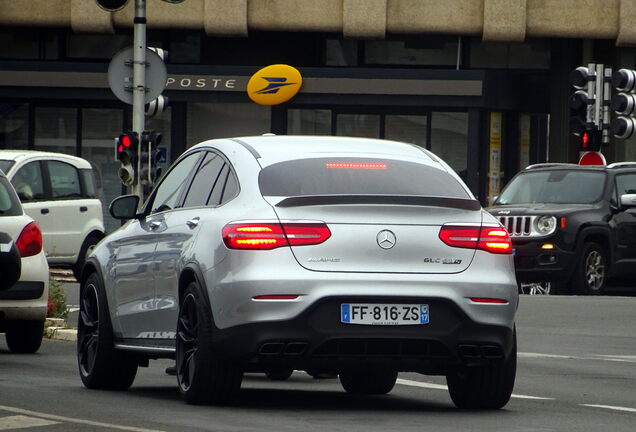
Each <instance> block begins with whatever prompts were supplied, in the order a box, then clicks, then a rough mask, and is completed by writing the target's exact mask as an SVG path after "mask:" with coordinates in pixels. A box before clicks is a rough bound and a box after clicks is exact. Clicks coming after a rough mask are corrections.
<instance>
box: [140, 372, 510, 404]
mask: <svg viewBox="0 0 636 432" xmlns="http://www.w3.org/2000/svg"><path fill="white" fill-rule="evenodd" d="M336 385H337V386H338V387H336ZM283 386H284V387H285V388H281V387H283ZM304 386H306V387H307V388H302V387H304ZM407 391H408V392H412V393H413V395H412V396H410V395H409V396H406V395H405V393H406V392H407ZM128 393H129V394H130V395H135V396H137V397H141V398H147V399H155V400H162V401H172V400H174V401H175V402H176V403H183V402H182V401H181V396H180V395H179V391H178V388H177V386H176V382H175V386H174V387H173V386H170V387H165V386H160V387H159V386H151V387H146V386H143V385H142V386H136V385H133V387H131V388H130V389H129V390H128ZM428 394H430V395H431V396H430V398H427V395H428ZM436 399H437V400H436ZM208 408H213V407H208ZM223 408H226V409H231V410H238V411H242V410H247V411H252V410H259V411H263V410H271V411H281V410H284V411H290V412H291V411H293V412H299V411H302V412H309V413H315V412H319V411H327V412H330V411H338V412H343V411H347V412H370V411H373V412H403V413H410V412H413V413H415V412H417V413H422V412H429V413H448V412H453V413H459V412H462V410H458V409H457V408H455V406H454V405H453V403H452V402H451V401H450V399H449V400H448V402H441V401H440V400H439V391H437V390H430V393H429V390H419V389H417V390H413V389H407V388H405V387H404V386H400V385H396V387H395V388H394V389H393V391H392V392H391V393H389V394H388V395H355V394H348V393H346V392H345V391H344V390H341V389H340V388H339V382H338V380H337V379H336V380H313V379H311V378H310V377H307V378H305V377H301V378H298V377H296V376H293V377H292V378H290V379H289V380H287V381H284V382H276V381H271V380H269V379H267V378H265V377H264V376H262V377H261V376H259V375H249V376H247V377H246V379H245V380H244V382H243V385H242V387H241V390H240V392H239V394H238V395H237V397H236V398H235V400H234V401H233V402H232V403H231V404H228V405H225V406H224V407H223ZM501 412H503V411H501Z"/></svg>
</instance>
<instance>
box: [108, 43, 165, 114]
mask: <svg viewBox="0 0 636 432" xmlns="http://www.w3.org/2000/svg"><path fill="white" fill-rule="evenodd" d="M167 80H168V71H167V70H166V65H165V63H164V62H163V60H161V57H159V55H157V53H155V52H154V51H152V50H150V49H146V93H145V96H144V103H146V104H147V103H149V102H150V101H152V100H154V99H156V98H157V97H158V96H159V95H160V94H161V92H163V89H164V88H165V87H166V81H167ZM108 85H109V86H110V89H111V90H112V91H113V93H114V94H115V96H117V98H118V99H119V100H121V101H122V102H125V103H127V104H132V103H133V92H132V88H133V47H128V48H124V49H123V50H121V51H119V52H118V53H117V54H115V56H114V57H113V59H112V60H111V61H110V64H109V65H108Z"/></svg>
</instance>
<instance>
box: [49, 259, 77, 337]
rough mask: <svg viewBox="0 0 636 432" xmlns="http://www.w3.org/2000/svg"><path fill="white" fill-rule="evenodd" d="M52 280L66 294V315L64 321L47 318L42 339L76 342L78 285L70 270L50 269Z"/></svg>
mask: <svg viewBox="0 0 636 432" xmlns="http://www.w3.org/2000/svg"><path fill="white" fill-rule="evenodd" d="M50 274H51V277H52V278H53V279H55V280H56V281H58V282H60V283H61V284H62V289H63V290H64V293H65V294H66V306H67V308H68V314H67V316H66V319H62V318H47V319H46V322H45V324H44V337H45V338H48V339H57V340H65V341H71V342H74V341H76V340H77V318H78V315H79V283H77V281H76V280H75V278H74V277H73V272H72V271H71V270H65V269H56V268H51V269H50Z"/></svg>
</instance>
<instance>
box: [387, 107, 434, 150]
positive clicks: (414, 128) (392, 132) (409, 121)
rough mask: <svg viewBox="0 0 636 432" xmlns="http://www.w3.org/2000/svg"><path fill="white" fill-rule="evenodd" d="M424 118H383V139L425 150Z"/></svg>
mask: <svg viewBox="0 0 636 432" xmlns="http://www.w3.org/2000/svg"><path fill="white" fill-rule="evenodd" d="M426 123H427V118H426V116H422V115H389V114H387V115H386V116H385V118H384V138H386V139H390V140H395V141H402V142H407V143H411V144H417V145H419V146H422V147H424V148H426Z"/></svg>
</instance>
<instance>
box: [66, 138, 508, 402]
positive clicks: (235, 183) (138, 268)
mask: <svg viewBox="0 0 636 432" xmlns="http://www.w3.org/2000/svg"><path fill="white" fill-rule="evenodd" d="M110 212H111V214H112V215H113V216H114V217H115V218H119V219H123V220H127V222H126V223H125V224H124V225H123V226H122V227H121V228H120V229H119V230H117V231H116V232H114V233H112V234H110V235H109V236H107V237H106V238H105V239H104V240H103V241H102V242H101V243H100V244H99V245H98V246H97V247H96V248H95V250H94V252H93V253H92V255H91V256H90V257H89V258H88V259H87V262H86V265H85V266H84V269H83V272H82V277H81V291H80V307H81V309H80V317H79V322H78V343H77V354H78V363H79V372H80V376H81V379H82V381H83V383H84V385H85V386H87V387H89V388H102V389H126V388H128V387H129V386H130V385H131V384H132V382H133V380H134V378H135V375H136V373H137V368H138V367H139V366H145V365H147V364H148V361H149V359H156V358H175V359H176V371H177V372H176V375H177V383H178V387H179V389H180V391H181V394H182V396H183V398H184V399H185V401H186V402H188V403H224V402H227V401H229V400H230V399H231V398H232V397H233V396H236V394H237V393H238V391H239V389H240V386H241V380H242V376H243V373H244V372H264V373H267V374H268V375H269V376H270V377H279V378H280V377H283V378H284V377H285V376H288V375H289V374H290V373H291V371H293V370H304V371H307V372H309V373H310V374H332V375H334V374H337V375H338V376H339V378H340V382H341V384H342V386H343V387H344V389H345V390H346V391H347V392H351V393H363V394H384V393H388V392H389V391H391V389H392V388H393V386H394V384H395V382H396V377H397V374H398V372H403V371H409V372H419V373H422V374H427V375H444V376H446V379H447V382H448V388H449V391H450V395H451V397H452V400H453V401H454V403H455V404H456V405H457V406H458V407H462V408H500V407H502V406H504V405H505V404H506V403H507V402H508V400H509V398H510V395H511V392H512V388H513V385H514V380H515V373H516V359H517V356H516V352H517V348H516V335H515V312H516V309H517V304H518V294H517V284H516V281H515V273H514V268H513V261H512V255H511V243H510V239H509V237H508V233H507V232H506V230H505V229H504V228H503V227H502V226H501V225H500V224H499V222H498V221H497V220H496V219H495V218H494V217H493V216H491V215H490V214H489V213H487V212H485V211H484V210H483V209H482V208H481V206H480V204H479V202H478V201H477V200H476V199H475V198H474V196H473V195H472V194H471V192H470V191H469V190H468V188H467V187H466V186H465V185H464V183H463V182H462V181H461V180H460V178H459V177H458V176H457V175H456V174H455V172H454V171H453V170H452V169H451V168H450V167H449V166H448V165H447V164H446V163H445V162H444V161H442V160H441V159H440V158H438V157H437V156H435V155H434V154H433V153H431V152H429V151H427V150H425V149H423V148H421V147H418V146H415V145H411V144H405V143H400V142H394V141H384V140H376V139H362V138H346V137H310V136H273V135H268V136H259V137H246V138H234V139H215V140H210V141H205V142H203V143H200V144H198V145H196V146H193V147H191V148H190V149H188V150H187V151H186V152H185V153H184V154H183V155H181V156H180V157H179V158H178V160H177V161H176V162H175V163H174V164H173V165H172V166H171V168H170V169H169V170H168V172H167V173H166V174H165V175H164V176H163V178H162V179H161V181H160V182H159V183H158V184H157V186H156V188H155V189H154V191H153V192H152V194H151V195H150V196H149V198H148V200H147V201H146V202H145V203H144V204H143V206H141V210H138V198H137V197H136V196H134V195H127V196H123V197H119V198H117V199H115V200H114V201H113V202H112V204H111V206H110Z"/></svg>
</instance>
